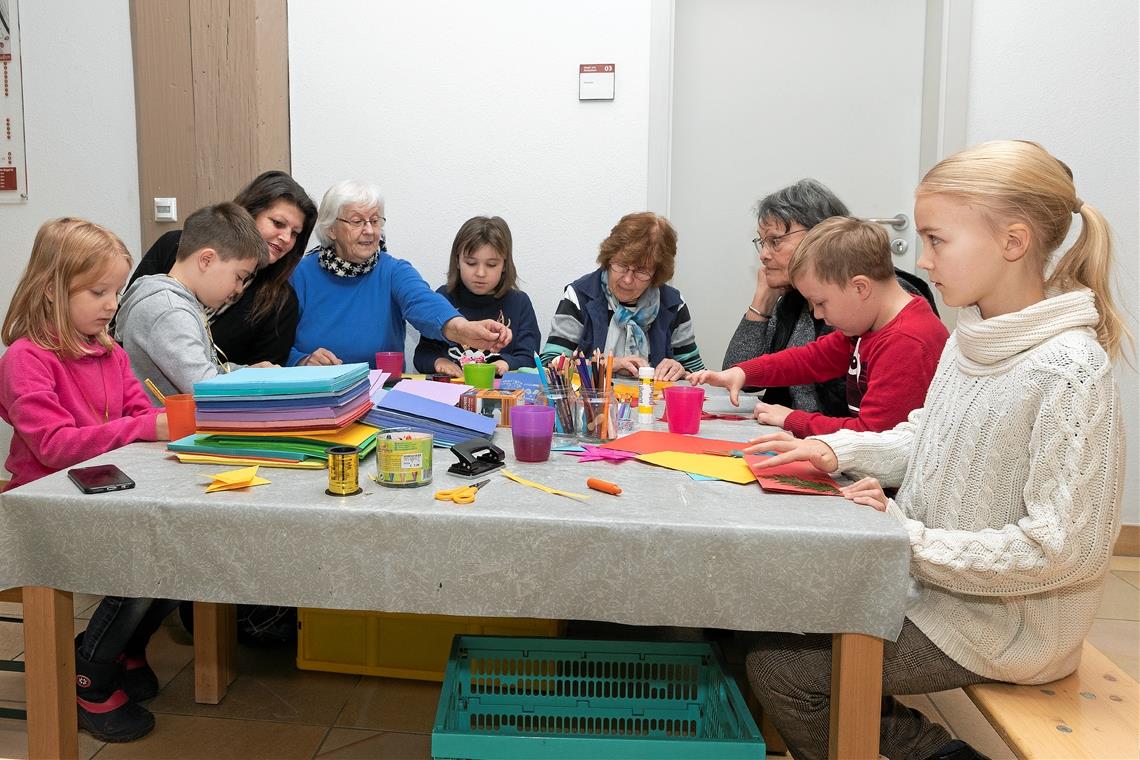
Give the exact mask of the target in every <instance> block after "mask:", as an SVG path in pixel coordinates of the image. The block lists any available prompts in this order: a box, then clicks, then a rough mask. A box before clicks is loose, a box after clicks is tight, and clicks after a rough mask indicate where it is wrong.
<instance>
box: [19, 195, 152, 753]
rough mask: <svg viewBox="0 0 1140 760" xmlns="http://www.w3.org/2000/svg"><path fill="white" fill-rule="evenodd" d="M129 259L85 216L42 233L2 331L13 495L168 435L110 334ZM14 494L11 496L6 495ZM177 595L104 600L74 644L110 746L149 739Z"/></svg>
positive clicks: (93, 714)
mask: <svg viewBox="0 0 1140 760" xmlns="http://www.w3.org/2000/svg"><path fill="white" fill-rule="evenodd" d="M130 269H131V256H130V254H129V253H127V249H126V246H124V245H123V242H122V241H121V240H119V238H118V237H116V236H115V235H114V233H112V232H110V231H109V230H106V229H104V228H103V227H100V226H99V225H97V224H93V223H91V222H87V221H83V220H82V219H66V218H65V219H56V220H53V221H50V222H47V223H46V224H44V225H43V226H42V227H40V230H39V232H38V233H37V234H36V240H35V243H34V244H33V246H32V257H31V260H30V261H29V262H28V266H27V268H26V269H25V271H24V274H23V276H22V277H21V278H20V282H19V284H18V285H17V286H16V293H15V295H13V297H12V303H11V304H10V305H9V307H8V313H7V316H6V317H5V318H4V325H3V329H2V331H0V338H2V339H3V341H4V343H5V345H7V346H8V350H7V351H6V352H5V353H4V355H3V356H0V418H3V419H4V421H5V422H7V423H8V424H9V425H11V426H12V428H13V436H12V445H11V450H10V452H9V455H8V461H7V463H6V467H7V469H8V471H9V472H11V473H12V480H11V482H10V483H9V484H8V486H7V489H11V488H15V487H17V486H20V485H23V484H25V483H28V482H31V481H33V480H36V479H37V478H41V477H43V476H45V475H48V474H50V473H52V472H55V471H57V470H61V469H63V468H65V467H70V466H71V465H75V464H78V463H79V462H82V461H84V460H86V459H90V458H91V457H94V456H97V455H99V454H102V453H105V452H107V451H111V450H112V449H116V448H118V447H120V446H124V445H126V444H128V443H132V442H133V441H154V440H166V439H167V438H168V437H169V433H168V429H167V422H166V415H165V414H164V413H162V410H161V409H156V408H153V407H152V406H151V405H150V402H149V400H148V399H147V396H146V393H145V391H143V388H142V386H141V385H140V384H139V381H138V380H136V379H135V377H134V375H133V374H131V368H130V363H129V361H128V360H127V355H126V353H125V352H124V351H123V349H121V348H120V347H119V346H118V345H116V344H115V342H114V341H112V340H111V339H110V338H109V337H108V335H107V329H106V328H107V324H108V323H109V322H110V321H111V318H112V317H113V316H114V315H115V310H116V309H117V308H118V303H119V293H120V292H121V291H122V289H123V287H124V286H125V285H126V282H127V275H128V274H129V273H130ZM7 489H6V490H7ZM173 606H174V603H171V602H169V601H167V600H154V599H128V598H125V597H113V596H108V597H106V598H105V599H104V600H103V601H102V602H101V603H100V605H99V607H98V608H97V610H96V611H95V614H94V615H93V616H92V617H91V621H90V623H88V626H87V631H86V632H85V633H84V634H81V635H80V637H79V638H78V639H77V642H76V674H77V675H76V683H77V688H78V695H77V699H78V706H79V725H80V727H81V728H85V729H87V730H88V731H90V732H91V733H92V734H93V735H94V736H95V737H96V738H98V739H100V740H102V741H108V742H115V741H130V740H132V739H136V738H138V737H140V736H143V735H145V734H147V733H149V732H150V730H151V729H152V728H153V727H154V716H153V715H151V714H150V712H149V711H148V710H147V709H146V708H145V707H142V706H141V705H140V704H138V702H139V701H141V700H143V699H149V698H150V697H153V696H154V695H155V694H156V693H157V692H158V680H157V679H156V678H155V675H154V671H152V670H151V669H150V667H149V666H148V665H147V663H146V658H145V654H144V650H145V648H146V644H147V641H148V640H149V639H150V636H151V634H153V633H154V632H155V631H156V630H158V626H159V624H160V623H161V622H162V619H163V618H164V617H166V615H167V614H168V613H169V612H170V611H171V609H173Z"/></svg>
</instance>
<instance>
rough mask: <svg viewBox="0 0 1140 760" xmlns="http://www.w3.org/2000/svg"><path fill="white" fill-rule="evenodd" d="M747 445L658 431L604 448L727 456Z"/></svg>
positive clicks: (634, 435)
mask: <svg viewBox="0 0 1140 760" xmlns="http://www.w3.org/2000/svg"><path fill="white" fill-rule="evenodd" d="M747 445H748V442H747V441H722V440H719V439H717V438H699V437H697V436H695V435H681V434H680V433H665V432H661V431H658V430H639V431H637V432H636V433H630V434H629V435H626V436H622V437H621V438H615V439H614V440H612V441H609V442H608V443H603V444H602V448H604V449H617V450H618V451H632V452H633V453H635V454H656V453H657V452H659V451H681V452H684V453H686V454H708V453H710V452H711V453H715V454H727V453H729V452H730V451H739V450H740V449H742V448H744V447H745V446H747Z"/></svg>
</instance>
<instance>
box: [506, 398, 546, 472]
mask: <svg viewBox="0 0 1140 760" xmlns="http://www.w3.org/2000/svg"><path fill="white" fill-rule="evenodd" d="M553 433H554V409H553V408H551V407H549V406H538V405H537V404H523V405H522V406H516V407H515V408H514V409H512V410H511V440H512V441H513V442H514V444H515V459H517V460H518V461H520V462H545V461H546V460H547V459H550V441H551V438H552V435H553Z"/></svg>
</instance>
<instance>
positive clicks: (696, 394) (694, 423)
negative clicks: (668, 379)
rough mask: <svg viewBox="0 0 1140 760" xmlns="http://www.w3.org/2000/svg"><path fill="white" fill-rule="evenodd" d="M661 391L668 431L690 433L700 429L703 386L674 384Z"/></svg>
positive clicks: (703, 399) (703, 396) (703, 400)
mask: <svg viewBox="0 0 1140 760" xmlns="http://www.w3.org/2000/svg"><path fill="white" fill-rule="evenodd" d="M663 393H664V394H665V413H666V416H667V417H668V421H669V432H670V433H684V434H686V435H692V434H693V433H696V432H697V431H698V430H700V429H701V407H702V406H704V403H705V389H704V388H694V387H692V386H691V385H674V386H672V387H670V388H666V389H665V390H664V391H663Z"/></svg>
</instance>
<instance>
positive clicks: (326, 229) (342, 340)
mask: <svg viewBox="0 0 1140 760" xmlns="http://www.w3.org/2000/svg"><path fill="white" fill-rule="evenodd" d="M383 228H384V199H383V198H382V197H381V195H380V190H379V188H377V187H376V186H375V185H371V184H366V183H362V182H354V181H352V180H345V181H343V182H338V183H337V184H335V185H333V186H332V187H330V188H329V189H328V192H326V193H325V197H324V198H323V199H321V207H320V210H319V211H318V212H317V225H316V230H315V232H316V235H317V240H318V241H319V242H320V247H319V248H316V249H314V250H312V251H310V252H309V253H307V254H306V255H305V257H304V258H303V259H301V263H299V264H298V265H297V268H296V270H294V272H293V276H292V278H291V279H290V282H291V283H292V285H293V289H294V290H295V291H296V292H297V300H298V302H299V305H300V313H301V316H300V321H299V323H298V324H297V336H296V338H295V339H294V341H293V349H292V351H290V353H289V364H291V365H293V364H340V363H342V362H366V363H368V364H369V365H374V364H375V356H376V353H377V352H378V351H403V350H404V334H405V322H411V323H412V326H413V327H415V328H416V329H417V330H419V332H420V334H422V335H426V336H428V337H429V338H433V339H435V340H447V341H451V342H453V343H459V344H462V345H466V346H471V347H473V348H482V349H486V350H488V351H494V352H498V351H501V350H502V349H503V348H504V347H505V346H506V345H507V344H508V343H510V342H511V330H510V328H509V327H507V326H506V325H503V324H501V323H499V322H495V321H494V320H490V319H484V320H480V321H477V322H473V321H470V320H467V319H465V318H464V317H463V316H462V315H461V314H460V313H459V312H458V311H457V310H456V308H455V307H454V306H452V305H451V303H450V302H449V301H448V300H447V299H446V298H444V297H443V296H441V295H440V294H439V293H436V292H435V291H433V290H432V289H431V287H430V286H429V285H428V284H427V283H426V282H424V279H423V278H422V277H421V276H420V274H419V272H417V271H416V269H415V267H413V266H412V265H411V264H410V263H408V262H407V261H404V260H403V259H397V258H394V257H393V256H391V255H390V254H389V253H388V251H387V249H386V247H385V245H384V237H383Z"/></svg>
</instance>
